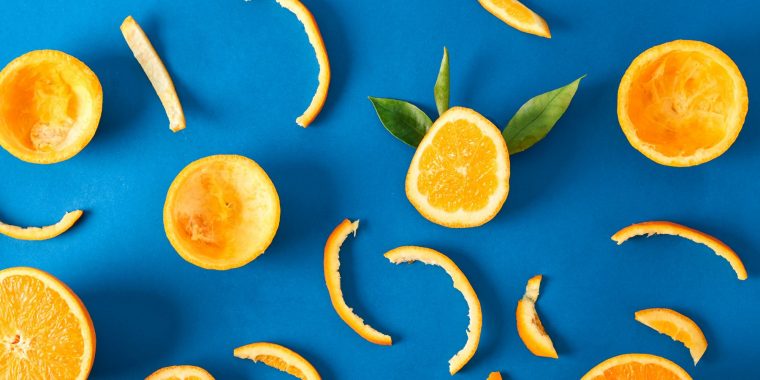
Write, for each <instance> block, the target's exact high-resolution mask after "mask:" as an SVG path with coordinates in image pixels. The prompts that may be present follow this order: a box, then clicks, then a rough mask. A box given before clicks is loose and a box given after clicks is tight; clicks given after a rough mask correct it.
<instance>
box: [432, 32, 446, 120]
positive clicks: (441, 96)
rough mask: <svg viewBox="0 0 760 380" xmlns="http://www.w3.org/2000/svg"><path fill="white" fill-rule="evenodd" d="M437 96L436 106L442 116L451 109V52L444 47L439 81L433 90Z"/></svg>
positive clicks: (436, 81) (437, 80)
mask: <svg viewBox="0 0 760 380" xmlns="http://www.w3.org/2000/svg"><path fill="white" fill-rule="evenodd" d="M433 94H434V95H435V106H436V108H438V115H439V116H440V115H441V114H443V113H444V112H446V110H447V109H449V50H448V49H446V47H445V46H444V47H443V59H441V68H440V69H439V70H438V79H436V80H435V87H434V88H433Z"/></svg>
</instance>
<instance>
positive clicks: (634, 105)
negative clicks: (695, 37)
mask: <svg viewBox="0 0 760 380" xmlns="http://www.w3.org/2000/svg"><path fill="white" fill-rule="evenodd" d="M748 103H749V100H748V97H747V85H746V83H745V82H744V78H743V77H742V74H741V72H740V71H739V68H738V67H737V66H736V64H735V63H734V61H732V60H731V58H730V57H729V56H728V55H726V54H725V53H723V52H722V51H721V50H720V49H718V48H716V47H715V46H712V45H710V44H707V43H704V42H700V41H684V40H677V41H671V42H668V43H665V44H662V45H658V46H655V47H653V48H650V49H648V50H646V51H645V52H643V53H641V55H639V56H638V57H636V59H634V60H633V62H632V63H631V65H630V66H629V67H628V70H626V72H625V75H623V79H622V80H621V81H620V87H619V89H618V105H617V113H618V120H619V121H620V127H621V128H622V129H623V132H624V133H625V136H626V138H628V142H630V143H631V145H632V146H633V147H634V148H636V150H638V151H639V152H641V153H642V154H643V155H644V156H646V157H648V158H649V159H651V160H652V161H655V162H657V163H660V164H662V165H668V166H693V165H699V164H702V163H705V162H707V161H710V160H712V159H714V158H716V157H718V156H720V155H721V154H723V153H724V152H725V151H726V150H728V148H729V147H730V146H731V145H732V144H733V143H734V141H735V140H736V138H737V137H738V136H739V132H740V131H741V129H742V126H743V125H744V118H745V116H746V115H747V106H748Z"/></svg>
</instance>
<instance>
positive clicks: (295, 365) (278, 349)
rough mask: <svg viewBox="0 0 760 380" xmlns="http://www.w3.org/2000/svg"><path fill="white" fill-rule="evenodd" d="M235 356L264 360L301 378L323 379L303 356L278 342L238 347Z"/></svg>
mask: <svg viewBox="0 0 760 380" xmlns="http://www.w3.org/2000/svg"><path fill="white" fill-rule="evenodd" d="M234 355H235V357H237V358H240V359H250V360H253V362H254V363H258V362H262V363H264V364H266V365H268V366H270V367H272V368H276V369H278V370H280V371H282V372H285V373H288V374H290V375H293V376H294V377H297V378H299V379H301V380H321V379H322V378H321V377H320V376H319V373H318V372H317V370H316V369H314V366H312V365H311V363H309V362H308V361H307V360H306V359H304V358H303V356H301V355H299V354H298V353H296V352H295V351H293V350H291V349H289V348H287V347H284V346H281V345H279V344H276V343H268V342H258V343H251V344H249V345H245V346H242V347H238V348H236V349H235V352H234Z"/></svg>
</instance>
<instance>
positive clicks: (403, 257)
mask: <svg viewBox="0 0 760 380" xmlns="http://www.w3.org/2000/svg"><path fill="white" fill-rule="evenodd" d="M385 258H387V259H388V260H390V262H392V263H394V264H401V263H411V262H415V261H421V262H423V263H425V264H428V265H437V266H439V267H441V268H443V270H445V271H446V273H447V274H448V275H449V276H450V277H451V279H452V280H453V281H454V289H456V290H458V291H459V292H461V293H462V296H464V300H465V301H467V307H468V308H469V313H468V314H469V317H470V323H469V325H468V326H467V343H465V345H464V347H463V348H462V349H461V350H459V352H457V353H456V355H454V356H453V357H452V358H451V359H450V360H449V373H450V374H452V375H454V374H455V373H457V372H459V370H460V369H462V367H464V366H465V364H467V362H469V361H470V359H471V358H472V357H473V355H475V351H476V350H477V349H478V343H479V342H480V331H481V328H482V327H483V313H482V311H481V309H480V300H478V295H477V294H475V290H474V289H473V288H472V285H470V281H469V280H467V277H466V276H465V275H464V273H462V271H461V270H460V269H459V267H457V265H456V264H454V262H453V261H451V259H449V258H448V257H447V256H446V255H444V254H442V253H440V252H438V251H436V250H433V249H430V248H424V247H415V246H405V247H399V248H396V249H393V250H391V251H389V252H387V253H386V254H385Z"/></svg>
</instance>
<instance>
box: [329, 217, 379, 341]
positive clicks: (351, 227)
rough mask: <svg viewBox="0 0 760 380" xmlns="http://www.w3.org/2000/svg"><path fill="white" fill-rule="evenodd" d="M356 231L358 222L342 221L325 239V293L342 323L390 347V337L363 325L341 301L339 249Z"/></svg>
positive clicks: (370, 339) (344, 302)
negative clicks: (327, 293)
mask: <svg viewBox="0 0 760 380" xmlns="http://www.w3.org/2000/svg"><path fill="white" fill-rule="evenodd" d="M358 229H359V221H358V220H357V221H356V222H353V223H351V221H349V220H348V219H344V220H343V222H341V223H340V224H339V225H338V226H337V227H335V230H333V232H332V233H331V234H330V237H329V238H328V239H327V244H325V283H326V284H327V291H328V292H329V293H330V301H332V305H333V308H335V311H336V312H337V313H338V315H339V316H340V319H342V320H343V322H346V324H348V326H349V327H351V328H352V329H353V330H354V331H356V333H357V334H359V335H360V336H361V337H362V338H364V339H366V340H368V341H370V342H372V343H375V344H380V345H383V346H390V345H391V343H392V341H391V337H390V336H388V335H385V334H383V333H381V332H379V331H377V330H375V329H373V328H372V326H370V325H368V324H365V323H364V320H363V319H361V318H360V317H359V316H358V315H356V313H354V311H353V309H351V308H350V307H348V305H346V301H345V300H344V299H343V291H342V290H341V288H340V272H339V268H340V247H341V246H342V245H343V242H345V241H346V238H347V237H348V235H350V234H352V233H353V234H354V236H356V231H357V230H358Z"/></svg>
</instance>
